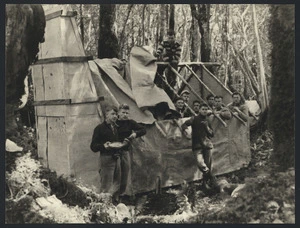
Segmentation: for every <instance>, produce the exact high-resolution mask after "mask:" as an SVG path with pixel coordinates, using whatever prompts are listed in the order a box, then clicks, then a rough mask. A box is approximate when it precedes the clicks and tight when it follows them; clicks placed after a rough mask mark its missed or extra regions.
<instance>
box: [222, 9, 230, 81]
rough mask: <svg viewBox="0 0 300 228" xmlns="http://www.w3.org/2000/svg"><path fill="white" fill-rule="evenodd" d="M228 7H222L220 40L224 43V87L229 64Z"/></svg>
mask: <svg viewBox="0 0 300 228" xmlns="http://www.w3.org/2000/svg"><path fill="white" fill-rule="evenodd" d="M229 6H230V5H227V4H226V5H224V7H225V20H224V21H223V34H222V40H223V43H224V52H223V56H224V74H225V75H224V85H225V86H226V87H227V82H228V64H229V45H228V41H227V36H228V23H229V17H230V14H229Z"/></svg>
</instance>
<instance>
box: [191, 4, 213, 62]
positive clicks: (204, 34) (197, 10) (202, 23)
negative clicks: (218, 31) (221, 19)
mask: <svg viewBox="0 0 300 228" xmlns="http://www.w3.org/2000/svg"><path fill="white" fill-rule="evenodd" d="M190 7H191V12H192V16H193V17H194V18H195V19H196V20H197V22H198V26H199V31H200V34H201V48H200V51H201V54H200V56H201V59H200V61H202V62H209V61H210V52H211V44H210V31H209V19H210V4H197V7H196V6H195V5H194V4H191V5H190Z"/></svg>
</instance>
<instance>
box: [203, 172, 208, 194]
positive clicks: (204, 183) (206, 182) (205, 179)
mask: <svg viewBox="0 0 300 228" xmlns="http://www.w3.org/2000/svg"><path fill="white" fill-rule="evenodd" d="M208 182H209V172H206V173H203V179H202V187H203V189H204V190H210V186H209V184H208Z"/></svg>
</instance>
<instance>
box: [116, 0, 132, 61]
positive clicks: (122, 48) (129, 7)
mask: <svg viewBox="0 0 300 228" xmlns="http://www.w3.org/2000/svg"><path fill="white" fill-rule="evenodd" d="M132 7H133V4H130V5H128V7H127V14H126V18H125V20H124V22H123V25H122V31H121V34H120V37H119V41H120V50H121V51H122V53H123V52H124V48H125V44H124V43H125V38H124V37H125V29H126V24H127V21H128V19H129V16H130V13H131V10H132ZM126 43H127V42H126ZM124 57H125V56H123V58H124Z"/></svg>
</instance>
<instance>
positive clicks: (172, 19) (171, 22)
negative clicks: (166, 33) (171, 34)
mask: <svg viewBox="0 0 300 228" xmlns="http://www.w3.org/2000/svg"><path fill="white" fill-rule="evenodd" d="M169 29H172V30H175V5H174V4H171V5H170V18H169Z"/></svg>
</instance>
